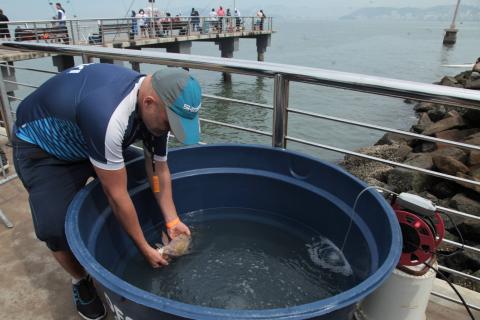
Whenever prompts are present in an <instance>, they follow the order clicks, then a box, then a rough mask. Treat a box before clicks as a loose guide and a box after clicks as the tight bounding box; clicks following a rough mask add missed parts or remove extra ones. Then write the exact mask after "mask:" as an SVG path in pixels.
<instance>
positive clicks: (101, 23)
mask: <svg viewBox="0 0 480 320" xmlns="http://www.w3.org/2000/svg"><path fill="white" fill-rule="evenodd" d="M99 33H100V36H101V37H102V46H104V47H105V34H104V33H103V20H100V32H99Z"/></svg>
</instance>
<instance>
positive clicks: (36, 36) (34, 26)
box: [33, 22, 39, 42]
mask: <svg viewBox="0 0 480 320" xmlns="http://www.w3.org/2000/svg"><path fill="white" fill-rule="evenodd" d="M33 30H35V40H37V42H39V41H38V30H37V24H36V23H35V22H34V23H33Z"/></svg>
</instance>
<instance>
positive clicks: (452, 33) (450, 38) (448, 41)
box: [443, 29, 458, 45]
mask: <svg viewBox="0 0 480 320" xmlns="http://www.w3.org/2000/svg"><path fill="white" fill-rule="evenodd" d="M457 32H458V29H445V36H444V37H443V44H445V45H454V44H455V42H457Z"/></svg>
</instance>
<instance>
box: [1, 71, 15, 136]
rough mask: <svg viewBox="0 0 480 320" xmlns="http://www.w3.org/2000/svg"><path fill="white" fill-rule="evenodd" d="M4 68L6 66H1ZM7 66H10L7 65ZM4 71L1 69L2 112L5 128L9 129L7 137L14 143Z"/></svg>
mask: <svg viewBox="0 0 480 320" xmlns="http://www.w3.org/2000/svg"><path fill="white" fill-rule="evenodd" d="M0 68H4V66H3V65H2V66H0ZM5 68H8V66H7V67H5ZM2 72H3V71H2V70H0V112H1V114H2V118H3V121H4V123H5V129H6V131H7V137H8V141H9V143H12V131H13V117H12V107H11V105H10V101H9V99H8V97H7V90H6V88H5V82H4V81H3V73H2Z"/></svg>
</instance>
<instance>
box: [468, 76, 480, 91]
mask: <svg viewBox="0 0 480 320" xmlns="http://www.w3.org/2000/svg"><path fill="white" fill-rule="evenodd" d="M465 89H480V79H479V78H475V79H473V78H469V79H467V81H466V82H465Z"/></svg>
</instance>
